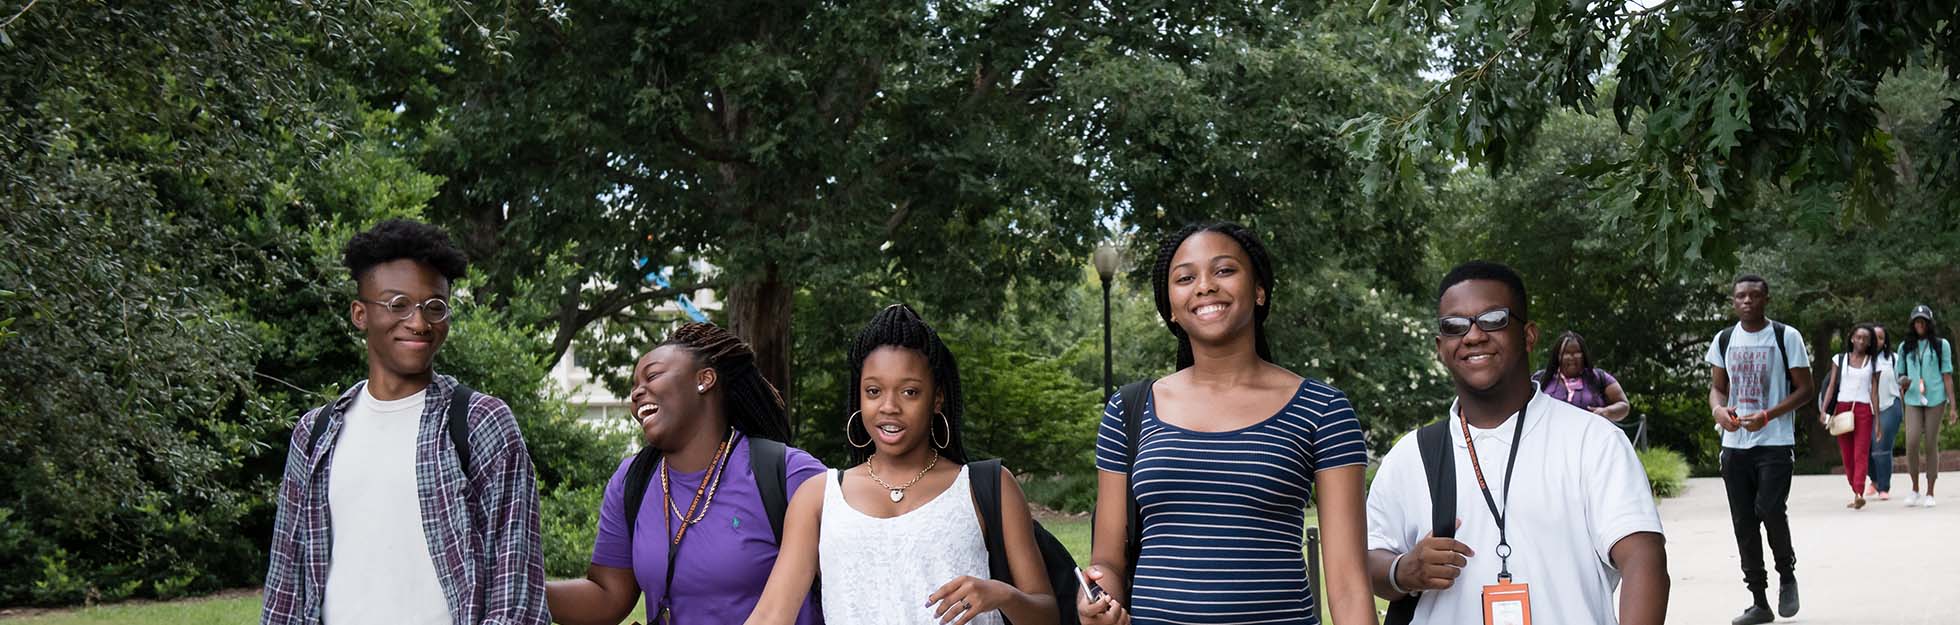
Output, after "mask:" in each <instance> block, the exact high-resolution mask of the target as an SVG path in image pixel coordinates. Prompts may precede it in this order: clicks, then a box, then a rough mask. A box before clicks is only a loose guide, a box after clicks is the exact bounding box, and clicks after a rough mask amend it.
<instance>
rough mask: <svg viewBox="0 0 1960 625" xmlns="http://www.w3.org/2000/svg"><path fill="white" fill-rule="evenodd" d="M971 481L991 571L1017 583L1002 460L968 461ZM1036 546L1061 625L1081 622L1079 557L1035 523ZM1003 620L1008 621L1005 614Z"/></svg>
mask: <svg viewBox="0 0 1960 625" xmlns="http://www.w3.org/2000/svg"><path fill="white" fill-rule="evenodd" d="M966 468H967V484H968V486H970V487H971V488H972V489H973V503H974V507H976V508H979V509H980V525H981V527H982V528H984V529H985V532H986V535H987V536H986V539H987V571H988V575H989V576H990V577H993V578H994V579H997V580H1000V581H1003V582H1007V583H1008V584H1013V583H1014V571H1013V570H1012V569H1011V568H1010V567H1008V565H1007V543H1006V540H1005V539H1004V538H1003V537H1002V536H1001V518H1000V459H999V458H995V459H992V460H981V461H979V462H971V463H967V465H966ZM1034 546H1035V548H1036V549H1037V550H1039V551H1040V552H1041V568H1042V569H1043V570H1044V571H1046V572H1047V573H1048V586H1049V587H1050V588H1053V589H1054V591H1055V609H1056V611H1057V612H1058V614H1057V616H1058V617H1060V620H1058V621H1056V622H1057V623H1060V624H1061V625H1077V624H1079V623H1081V618H1080V616H1079V615H1078V614H1077V613H1076V611H1075V595H1076V594H1077V593H1079V592H1081V590H1082V584H1081V582H1078V581H1076V579H1075V556H1072V555H1069V552H1068V548H1067V547H1064V546H1062V541H1060V540H1057V539H1056V538H1055V535H1054V534H1050V533H1048V529H1047V528H1044V527H1042V526H1041V523H1040V522H1035V523H1034ZM1002 620H1003V621H1004V620H1006V617H1005V616H1004V615H1003V616H1002Z"/></svg>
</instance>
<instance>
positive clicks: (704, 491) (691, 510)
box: [660, 429, 735, 545]
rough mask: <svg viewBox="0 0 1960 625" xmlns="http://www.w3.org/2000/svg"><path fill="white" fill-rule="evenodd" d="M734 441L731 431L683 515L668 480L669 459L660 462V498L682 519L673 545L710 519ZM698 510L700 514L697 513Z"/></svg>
mask: <svg viewBox="0 0 1960 625" xmlns="http://www.w3.org/2000/svg"><path fill="white" fill-rule="evenodd" d="M734 440H735V431H734V430H732V429H731V430H729V433H728V438H727V439H724V440H722V442H721V447H720V448H719V449H716V450H715V458H714V460H711V461H709V462H708V474H706V475H703V476H701V485H700V486H696V487H695V488H694V500H693V501H690V502H688V504H687V512H686V513H682V512H681V510H680V508H678V507H675V506H674V496H673V493H672V487H671V486H670V485H669V483H668V480H667V459H665V458H662V459H661V460H660V498H661V499H664V500H666V501H667V509H669V510H672V511H674V516H676V517H679V518H680V519H681V528H680V531H678V532H675V533H674V537H673V544H676V545H678V544H680V543H681V537H683V536H686V535H687V528H689V527H691V526H693V525H694V524H695V523H700V522H701V519H705V518H707V517H708V506H710V505H713V504H714V502H715V493H716V492H717V491H720V490H721V476H722V474H724V473H727V471H725V470H723V468H724V467H723V466H722V461H723V460H724V459H726V458H727V457H728V449H729V444H730V443H732V442H734ZM704 496H705V497H706V500H705V501H704V500H703V497H704ZM697 510H699V512H700V513H699V514H696V513H695V512H696V511H697ZM690 517H691V518H690Z"/></svg>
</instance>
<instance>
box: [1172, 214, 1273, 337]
mask: <svg viewBox="0 0 1960 625" xmlns="http://www.w3.org/2000/svg"><path fill="white" fill-rule="evenodd" d="M1169 282H1170V284H1169V291H1170V308H1171V320H1172V321H1173V322H1175V323H1176V324H1177V325H1178V327H1180V328H1183V329H1184V333H1185V334H1187V335H1189V336H1190V337H1191V341H1192V342H1193V343H1210V344H1217V343H1222V342H1225V341H1227V340H1230V339H1231V338H1233V337H1238V336H1251V335H1252V331H1253V322H1254V319H1255V312H1256V307H1258V306H1261V305H1264V303H1265V297H1266V293H1265V290H1264V289H1261V288H1259V283H1258V277H1257V276H1255V275H1254V274H1253V271H1252V259H1251V258H1250V257H1248V256H1247V255H1246V252H1245V248H1243V247H1240V246H1239V243H1238V241H1235V240H1233V239H1232V237H1229V236H1226V235H1224V234H1221V233H1218V232H1209V231H1206V232H1199V233H1197V234H1193V235H1191V237H1190V238H1187V239H1185V240H1184V243H1182V244H1180V245H1178V247H1177V253H1176V254H1174V255H1173V256H1172V257H1171V267H1170V280H1169Z"/></svg>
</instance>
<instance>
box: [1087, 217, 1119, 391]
mask: <svg viewBox="0 0 1960 625" xmlns="http://www.w3.org/2000/svg"><path fill="white" fill-rule="evenodd" d="M1090 260H1091V261H1092V262H1093V263H1095V265H1096V276H1097V277H1100V278H1102V291H1103V397H1104V398H1108V397H1109V396H1110V395H1111V394H1114V393H1115V392H1116V387H1115V382H1114V380H1113V379H1112V378H1114V377H1115V376H1114V373H1113V372H1112V370H1113V369H1114V364H1115V362H1114V357H1115V356H1114V354H1113V353H1112V352H1111V348H1110V341H1109V283H1110V280H1111V279H1113V278H1115V277H1116V265H1117V264H1118V263H1119V262H1121V261H1122V260H1123V259H1122V256H1121V254H1120V253H1119V252H1117V251H1116V246H1114V245H1110V244H1108V243H1104V244H1102V245H1098V246H1096V253H1095V255H1094V256H1092V257H1090Z"/></svg>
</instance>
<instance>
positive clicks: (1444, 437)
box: [1382, 419, 1456, 625]
mask: <svg viewBox="0 0 1960 625" xmlns="http://www.w3.org/2000/svg"><path fill="white" fill-rule="evenodd" d="M1416 449H1417V450H1418V451H1419V452H1421V455H1422V471H1423V474H1424V475H1425V476H1426V477H1427V480H1428V482H1429V510H1430V516H1429V523H1430V527H1431V528H1433V529H1432V530H1431V531H1432V532H1434V534H1435V536H1436V537H1437V538H1455V537H1456V458H1455V457H1454V456H1453V455H1452V454H1451V453H1450V420H1449V419H1443V420H1441V421H1437V422H1435V423H1431V424H1429V425H1425V426H1422V429H1419V430H1416ZM1390 574H1393V572H1391V573H1390ZM1421 602H1422V596H1421V595H1414V596H1409V597H1403V598H1401V599H1396V600H1394V601H1390V602H1388V618H1387V619H1385V620H1383V621H1382V625H1408V624H1409V623H1410V622H1413V621H1414V620H1415V618H1416V604H1418V603H1421Z"/></svg>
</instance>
